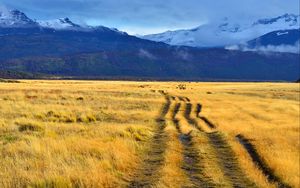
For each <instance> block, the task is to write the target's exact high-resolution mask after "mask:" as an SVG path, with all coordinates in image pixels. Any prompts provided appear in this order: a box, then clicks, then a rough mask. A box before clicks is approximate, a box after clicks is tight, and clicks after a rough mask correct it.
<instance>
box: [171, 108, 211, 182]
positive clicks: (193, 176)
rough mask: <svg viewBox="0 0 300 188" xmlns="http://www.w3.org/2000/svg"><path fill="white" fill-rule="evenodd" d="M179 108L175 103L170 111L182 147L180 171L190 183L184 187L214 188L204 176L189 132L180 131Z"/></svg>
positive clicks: (199, 158)
mask: <svg viewBox="0 0 300 188" xmlns="http://www.w3.org/2000/svg"><path fill="white" fill-rule="evenodd" d="M180 106H181V104H180V103H177V104H176V105H175V107H174V109H173V110H172V121H173V123H174V125H175V126H176V129H177V131H178V134H179V139H180V142H181V144H182V146H183V165H182V169H183V170H184V171H185V173H186V174H187V176H188V178H189V180H190V182H191V185H187V186H186V187H208V188H209V187H215V185H214V184H213V182H212V180H211V179H210V178H209V177H207V176H205V173H204V171H203V170H204V167H203V165H202V164H201V157H200V155H199V152H198V151H197V149H196V148H195V144H194V142H193V137H192V135H191V132H189V133H188V134H184V133H183V132H182V130H181V126H180V121H179V120H178V119H176V115H177V113H178V111H179V109H180Z"/></svg>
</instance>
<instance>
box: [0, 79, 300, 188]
mask: <svg viewBox="0 0 300 188" xmlns="http://www.w3.org/2000/svg"><path fill="white" fill-rule="evenodd" d="M299 97H300V89H299V84H292V83H177V82H121V81H120V82H118V81H26V80H24V81H20V83H14V82H10V83H4V82H2V83H1V82H0V104H1V105H0V169H1V170H0V187H4V188H6V187H299V177H300V173H299V171H300V170H299V166H300V164H299V159H300V158H299V146H300V143H299V115H300V114H299V113H300V112H299V100H300V99H299Z"/></svg>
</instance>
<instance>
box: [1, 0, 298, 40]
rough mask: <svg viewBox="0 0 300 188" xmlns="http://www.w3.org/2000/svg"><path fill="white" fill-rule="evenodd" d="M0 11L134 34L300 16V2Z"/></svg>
mask: <svg viewBox="0 0 300 188" xmlns="http://www.w3.org/2000/svg"><path fill="white" fill-rule="evenodd" d="M0 7H2V8H3V7H7V8H9V9H19V10H21V11H23V12H25V13H26V14H27V15H28V16H29V17H30V18H33V19H39V20H47V19H55V18H61V17H69V18H70V19H71V20H73V21H74V22H77V23H87V24H89V25H104V26H108V27H115V28H118V29H120V30H123V31H127V32H128V33H130V34H150V33H158V32H163V31H166V30H175V29H183V28H193V27H196V26H199V25H201V24H204V23H207V22H211V21H217V20H222V18H224V17H228V18H230V19H232V20H235V21H238V22H250V21H252V20H256V19H258V18H268V17H275V16H279V15H282V14H284V13H294V14H299V0H0Z"/></svg>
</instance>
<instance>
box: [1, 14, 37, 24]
mask: <svg viewBox="0 0 300 188" xmlns="http://www.w3.org/2000/svg"><path fill="white" fill-rule="evenodd" d="M36 26H38V23H37V22H35V21H34V20H32V19H30V18H28V17H27V16H26V15H25V14H24V13H23V12H20V11H18V10H8V11H2V12H1V11H0V27H4V28H16V27H36Z"/></svg>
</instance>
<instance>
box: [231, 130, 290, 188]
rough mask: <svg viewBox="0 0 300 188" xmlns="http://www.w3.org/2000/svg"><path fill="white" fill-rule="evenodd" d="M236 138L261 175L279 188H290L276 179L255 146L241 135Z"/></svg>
mask: <svg viewBox="0 0 300 188" xmlns="http://www.w3.org/2000/svg"><path fill="white" fill-rule="evenodd" d="M236 138H237V139H238V141H239V142H240V143H241V144H242V145H243V147H244V148H245V150H246V151H247V152H248V154H249V155H250V157H251V159H252V161H253V162H254V163H255V164H256V166H257V167H258V168H259V169H260V170H261V171H262V173H263V174H264V175H265V176H266V178H267V179H268V181H269V182H271V183H275V184H277V187H279V188H290V187H291V186H290V185H287V184H285V183H284V182H283V181H282V180H281V179H280V178H279V177H277V176H276V175H275V174H274V172H273V170H272V169H271V168H270V167H268V165H267V164H266V162H265V161H264V160H263V158H262V157H261V156H260V155H259V154H258V152H257V150H256V148H255V146H254V145H253V144H251V142H250V141H249V140H248V139H247V138H245V137H244V136H243V135H240V134H239V135H237V136H236Z"/></svg>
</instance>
